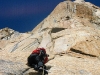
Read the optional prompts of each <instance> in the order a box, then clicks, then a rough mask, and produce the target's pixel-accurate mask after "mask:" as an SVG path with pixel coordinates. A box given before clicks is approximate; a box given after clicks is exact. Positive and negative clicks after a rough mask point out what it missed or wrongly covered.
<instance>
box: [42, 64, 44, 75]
mask: <svg viewBox="0 0 100 75" xmlns="http://www.w3.org/2000/svg"><path fill="white" fill-rule="evenodd" d="M42 75H44V66H43V72H42Z"/></svg>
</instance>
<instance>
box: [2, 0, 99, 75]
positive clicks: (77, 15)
mask: <svg viewBox="0 0 100 75" xmlns="http://www.w3.org/2000/svg"><path fill="white" fill-rule="evenodd" d="M38 47H44V48H46V50H47V53H48V54H49V55H50V57H49V60H50V61H49V62H48V63H47V64H46V65H47V69H48V72H49V74H48V75H67V74H68V75H100V71H99V70H100V60H99V58H100V8H99V7H97V6H95V5H93V4H91V3H89V2H85V1H84V0H76V1H74V2H71V1H70V0H69V1H67V0H66V1H64V2H61V3H59V4H58V5H57V6H56V8H55V9H54V10H53V11H52V12H51V14H50V15H48V17H47V18H45V19H44V20H43V21H42V22H41V23H40V24H39V25H37V26H36V27H35V28H34V29H33V30H32V31H31V32H29V33H19V32H17V31H14V30H12V29H9V28H4V29H1V30H0V75H39V74H38V73H37V72H36V71H34V69H30V68H29V67H28V66H27V65H26V63H27V57H28V56H29V55H30V53H31V52H32V50H33V49H36V48H38Z"/></svg>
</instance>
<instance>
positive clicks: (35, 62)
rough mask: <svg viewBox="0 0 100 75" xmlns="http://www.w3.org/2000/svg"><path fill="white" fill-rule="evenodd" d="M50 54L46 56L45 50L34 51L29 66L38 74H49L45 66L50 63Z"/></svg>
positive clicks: (29, 59) (28, 61) (28, 60)
mask: <svg viewBox="0 0 100 75" xmlns="http://www.w3.org/2000/svg"><path fill="white" fill-rule="evenodd" d="M48 56H49V55H48V54H46V50H45V49H44V48H37V49H36V50H33V52H32V53H31V54H30V56H29V57H28V59H27V65H28V66H29V67H31V68H34V70H36V71H38V72H42V71H43V70H44V73H48V72H47V71H46V66H45V64H46V63H47V62H48Z"/></svg>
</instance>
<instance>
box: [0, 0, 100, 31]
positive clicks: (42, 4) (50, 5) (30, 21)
mask: <svg viewBox="0 0 100 75" xmlns="http://www.w3.org/2000/svg"><path fill="white" fill-rule="evenodd" d="M62 1H64V0H0V29H2V28H5V27H9V28H11V29H14V30H16V31H19V32H28V31H31V30H32V29H33V28H34V27H35V26H36V25H37V24H39V23H40V22H41V21H42V20H43V19H44V18H45V17H47V16H48V15H49V14H50V13H51V12H52V11H53V9H54V8H55V7H56V6H57V4H58V3H60V2H62ZM85 1H86V2H91V3H93V4H95V5H97V6H99V7H100V1H99V0H85Z"/></svg>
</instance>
